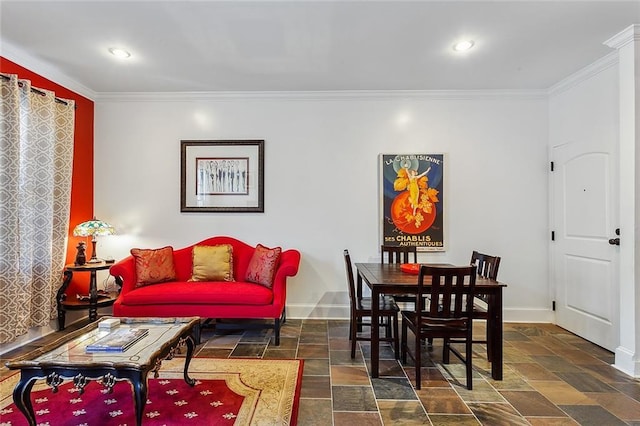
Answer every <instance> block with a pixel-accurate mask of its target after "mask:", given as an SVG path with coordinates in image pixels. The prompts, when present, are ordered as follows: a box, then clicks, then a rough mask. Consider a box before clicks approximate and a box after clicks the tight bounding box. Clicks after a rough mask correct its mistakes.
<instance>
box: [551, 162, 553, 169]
mask: <svg viewBox="0 0 640 426" xmlns="http://www.w3.org/2000/svg"><path fill="white" fill-rule="evenodd" d="M551 171H553V161H552V162H551Z"/></svg>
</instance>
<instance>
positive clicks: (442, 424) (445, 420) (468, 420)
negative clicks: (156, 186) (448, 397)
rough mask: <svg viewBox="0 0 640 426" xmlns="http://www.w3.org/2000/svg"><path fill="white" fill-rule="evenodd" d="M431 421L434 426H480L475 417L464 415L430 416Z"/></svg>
mask: <svg viewBox="0 0 640 426" xmlns="http://www.w3.org/2000/svg"><path fill="white" fill-rule="evenodd" d="M429 420H431V424H432V425H433V426H476V425H479V424H480V422H478V420H477V419H476V418H475V416H473V415H464V414H429ZM425 424H429V423H425Z"/></svg>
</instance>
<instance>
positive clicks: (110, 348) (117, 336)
mask: <svg viewBox="0 0 640 426" xmlns="http://www.w3.org/2000/svg"><path fill="white" fill-rule="evenodd" d="M147 334H149V329H148V328H118V329H116V330H113V331H112V332H110V333H109V334H107V335H106V336H104V337H102V338H100V339H98V340H96V341H95V342H93V343H91V344H90V345H87V348H86V352H87V353H95V352H124V351H126V350H127V349H128V348H129V347H131V346H132V345H133V344H134V343H136V342H137V341H138V340H140V339H142V338H143V337H144V336H146V335H147Z"/></svg>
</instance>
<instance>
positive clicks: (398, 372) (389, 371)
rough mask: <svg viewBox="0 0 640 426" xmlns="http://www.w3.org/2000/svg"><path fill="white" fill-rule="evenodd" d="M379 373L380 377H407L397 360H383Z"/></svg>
mask: <svg viewBox="0 0 640 426" xmlns="http://www.w3.org/2000/svg"><path fill="white" fill-rule="evenodd" d="M378 372H379V373H380V377H406V374H405V371H404V369H403V368H402V365H400V363H399V362H398V361H396V360H395V359H393V360H391V359H381V360H380V364H379V367H378Z"/></svg>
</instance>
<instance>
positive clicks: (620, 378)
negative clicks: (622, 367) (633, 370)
mask: <svg viewBox="0 0 640 426" xmlns="http://www.w3.org/2000/svg"><path fill="white" fill-rule="evenodd" d="M584 369H585V370H586V371H588V372H589V373H590V374H592V375H594V376H595V377H596V378H598V379H600V380H602V381H603V382H605V383H608V384H610V385H613V383H638V381H637V380H636V379H634V378H633V377H631V376H628V375H626V374H624V373H623V372H622V371H619V370H617V369H615V368H611V366H610V365H608V364H605V363H603V362H600V361H598V363H597V364H588V365H584Z"/></svg>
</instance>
